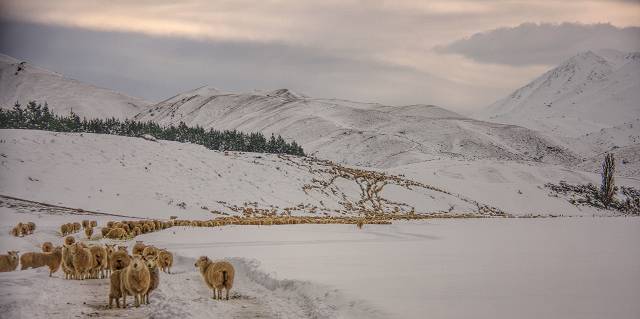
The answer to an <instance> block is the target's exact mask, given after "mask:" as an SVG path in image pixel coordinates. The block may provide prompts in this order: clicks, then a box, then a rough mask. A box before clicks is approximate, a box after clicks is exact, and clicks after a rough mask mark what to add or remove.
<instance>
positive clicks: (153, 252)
mask: <svg viewBox="0 0 640 319" xmlns="http://www.w3.org/2000/svg"><path fill="white" fill-rule="evenodd" d="M157 256H158V250H157V249H156V248H155V247H153V246H147V247H145V248H144V250H143V251H142V257H143V258H144V260H150V259H156V257H157Z"/></svg>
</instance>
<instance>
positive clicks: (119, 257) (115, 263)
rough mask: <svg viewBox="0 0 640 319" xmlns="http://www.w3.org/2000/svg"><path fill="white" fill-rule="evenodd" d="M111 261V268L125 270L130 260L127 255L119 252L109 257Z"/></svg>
mask: <svg viewBox="0 0 640 319" xmlns="http://www.w3.org/2000/svg"><path fill="white" fill-rule="evenodd" d="M111 259H112V261H111V266H112V267H113V269H115V270H120V269H124V268H126V267H127V266H129V263H130V261H131V258H130V257H129V255H128V254H127V253H126V252H124V251H121V250H118V251H116V252H114V253H113V255H112V256H111Z"/></svg>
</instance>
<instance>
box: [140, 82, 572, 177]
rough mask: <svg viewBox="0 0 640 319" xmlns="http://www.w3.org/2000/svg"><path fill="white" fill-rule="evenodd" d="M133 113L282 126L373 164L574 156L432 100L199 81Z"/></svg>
mask: <svg viewBox="0 0 640 319" xmlns="http://www.w3.org/2000/svg"><path fill="white" fill-rule="evenodd" d="M135 118H136V119H138V120H145V121H146V120H153V121H156V122H159V123H161V124H167V125H168V124H178V123H179V122H181V121H182V122H185V123H186V124H187V125H200V126H203V127H205V128H208V127H215V128H217V129H238V130H241V131H247V132H251V131H260V132H263V133H266V134H271V133H275V134H280V135H282V136H283V137H285V138H292V139H295V140H296V141H297V142H298V143H300V144H301V145H302V146H303V147H304V149H305V152H306V153H308V154H312V155H315V156H317V157H320V158H324V159H329V160H333V161H336V162H339V163H346V164H350V165H358V166H368V167H381V168H385V167H393V166H398V165H404V164H410V163H416V162H422V161H430V160H437V159H454V158H455V159H469V160H473V159H487V158H489V159H505V160H534V161H545V162H551V163H573V162H574V161H575V157H574V155H573V154H572V153H571V152H568V151H566V150H565V149H564V148H563V147H561V146H559V145H558V144H555V143H553V142H551V141H550V140H548V139H547V138H545V137H544V136H542V135H540V134H538V133H536V132H533V131H531V130H528V129H525V128H522V127H517V126H512V125H502V124H495V123H487V122H482V121H477V120H472V119H469V118H466V117H464V116H461V115H459V114H456V113H454V112H451V111H447V110H445V109H442V108H439V107H437V106H431V105H411V106H384V105H380V104H372V103H358V102H351V101H345V100H335V99H315V98H308V97H305V96H303V95H300V94H296V93H293V92H290V91H288V90H286V89H282V90H276V91H271V92H261V91H255V92H252V93H244V94H242V93H230V92H224V91H220V90H217V89H214V88H209V87H202V88H198V89H196V90H193V91H190V92H186V93H182V94H179V95H176V96H174V97H172V98H170V99H167V100H165V101H162V102H160V103H158V104H156V105H155V106H153V107H151V108H150V109H148V110H147V111H145V112H143V113H141V114H139V115H137V116H136V117H135Z"/></svg>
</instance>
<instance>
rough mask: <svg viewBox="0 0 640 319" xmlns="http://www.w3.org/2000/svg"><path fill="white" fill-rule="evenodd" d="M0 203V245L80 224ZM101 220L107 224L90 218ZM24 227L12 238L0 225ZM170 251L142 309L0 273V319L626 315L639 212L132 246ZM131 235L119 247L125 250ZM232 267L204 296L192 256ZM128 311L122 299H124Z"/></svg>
mask: <svg viewBox="0 0 640 319" xmlns="http://www.w3.org/2000/svg"><path fill="white" fill-rule="evenodd" d="M20 211H21V212H19V211H18V210H16V209H14V208H8V207H2V208H0V217H1V219H2V225H3V226H2V227H1V229H0V232H1V235H0V250H2V251H5V250H9V249H18V250H20V251H21V252H25V251H36V250H38V249H39V245H40V244H41V243H42V242H43V241H45V240H51V241H53V242H54V243H56V244H57V243H59V242H60V241H61V238H60V236H59V235H58V234H56V229H57V227H58V225H59V224H60V223H61V222H63V221H71V220H74V221H76V220H80V219H82V218H83V217H81V216H78V215H71V214H66V213H62V212H58V213H56V214H55V215H53V214H52V212H50V211H46V210H43V211H31V212H25V210H20ZM91 218H92V219H97V220H98V224H99V226H100V225H104V223H106V221H107V220H110V219H114V217H110V216H100V215H97V216H95V217H91ZM19 220H33V221H35V222H36V224H37V225H38V229H37V230H36V233H35V234H33V235H30V236H26V237H22V238H15V237H11V236H10V235H9V234H8V231H9V229H8V227H7V226H6V225H11V224H14V223H15V222H17V221H19ZM137 239H138V240H144V241H145V243H148V244H153V245H156V246H158V247H164V248H167V249H169V250H170V251H172V252H174V254H176V256H177V258H176V261H175V264H174V265H175V266H174V269H173V273H172V274H161V282H160V287H159V290H158V291H156V292H155V293H154V294H153V295H152V297H151V305H149V306H142V307H140V308H138V309H131V308H130V309H128V310H122V309H107V308H106V307H105V306H106V304H107V294H108V285H107V283H106V280H86V281H69V280H64V279H61V277H62V272H58V273H56V274H54V277H53V278H49V277H48V276H47V271H45V270H44V269H37V270H25V271H15V272H9V273H0V283H1V285H0V313H1V314H2V315H1V317H7V318H84V317H97V318H120V317H127V318H142V317H153V318H175V317H178V316H179V317H182V318H203V317H212V316H215V317H217V318H425V317H429V318H468V317H470V316H473V317H475V318H541V317H542V318H637V317H638V316H639V315H640V305H639V304H638V303H637V302H635V301H636V300H637V297H638V296H640V287H639V286H638V285H637V282H640V258H639V256H640V246H638V245H637V243H638V242H640V218H623V217H617V218H600V217H596V218H593V217H574V218H546V219H502V218H499V219H481V220H478V219H468V220H430V221H421V222H411V223H394V224H393V225H365V227H364V229H362V230H358V229H357V228H356V227H355V226H353V225H284V226H228V227H221V228H191V227H188V228H187V227H174V228H170V229H166V230H164V231H160V232H156V233H149V234H145V235H142V236H140V237H138V238H137ZM133 243H134V242H133V241H129V242H125V244H127V245H129V246H131V245H133ZM200 255H208V256H211V257H213V258H228V259H229V260H230V261H231V262H232V263H233V264H234V266H235V267H236V269H237V274H236V283H235V288H234V290H233V293H232V299H231V300H230V301H228V302H227V301H214V300H211V299H210V298H209V297H210V292H209V291H208V289H207V288H206V286H205V285H204V283H203V282H202V281H201V279H200V276H199V274H198V273H197V272H196V269H195V268H194V267H193V263H194V260H195V258H197V257H198V256H200ZM129 302H130V303H131V301H130V300H129Z"/></svg>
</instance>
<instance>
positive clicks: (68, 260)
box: [62, 244, 75, 279]
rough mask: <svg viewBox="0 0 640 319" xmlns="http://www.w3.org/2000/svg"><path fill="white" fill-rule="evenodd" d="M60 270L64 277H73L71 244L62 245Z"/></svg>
mask: <svg viewBox="0 0 640 319" xmlns="http://www.w3.org/2000/svg"><path fill="white" fill-rule="evenodd" d="M62 271H63V272H64V279H74V278H75V268H74V267H73V255H72V254H71V245H66V244H65V245H63V246H62Z"/></svg>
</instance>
